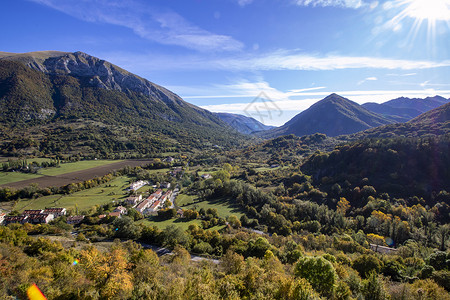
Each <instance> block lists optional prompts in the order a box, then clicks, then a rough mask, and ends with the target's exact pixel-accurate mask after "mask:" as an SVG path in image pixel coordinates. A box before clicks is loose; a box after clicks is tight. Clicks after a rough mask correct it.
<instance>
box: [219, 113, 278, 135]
mask: <svg viewBox="0 0 450 300" xmlns="http://www.w3.org/2000/svg"><path fill="white" fill-rule="evenodd" d="M215 114H216V116H218V117H219V118H220V119H221V120H222V121H224V122H225V123H227V124H229V125H230V126H231V127H233V128H234V129H236V130H237V131H238V132H240V133H244V134H254V133H256V132H259V131H265V130H269V129H273V128H275V126H268V125H265V124H263V123H261V122H259V121H258V120H256V119H254V118H252V117H247V116H244V115H240V114H232V113H215Z"/></svg>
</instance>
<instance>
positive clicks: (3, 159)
mask: <svg viewBox="0 0 450 300" xmlns="http://www.w3.org/2000/svg"><path fill="white" fill-rule="evenodd" d="M17 159H18V158H17V157H3V156H2V157H0V163H1V162H7V161H8V160H17ZM26 160H27V162H28V163H32V162H34V161H35V162H37V163H42V162H44V161H47V162H50V161H52V159H51V158H44V157H36V158H27V159H26Z"/></svg>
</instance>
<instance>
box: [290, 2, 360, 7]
mask: <svg viewBox="0 0 450 300" xmlns="http://www.w3.org/2000/svg"><path fill="white" fill-rule="evenodd" d="M294 3H295V4H296V5H299V6H313V7H317V6H320V7H327V6H335V7H345V8H353V9H356V8H360V7H361V6H363V5H364V2H363V1H361V0H294Z"/></svg>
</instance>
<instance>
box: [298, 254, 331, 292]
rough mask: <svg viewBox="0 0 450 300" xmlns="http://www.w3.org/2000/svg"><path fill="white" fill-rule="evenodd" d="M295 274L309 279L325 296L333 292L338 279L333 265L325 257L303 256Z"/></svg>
mask: <svg viewBox="0 0 450 300" xmlns="http://www.w3.org/2000/svg"><path fill="white" fill-rule="evenodd" d="M294 274H295V276H296V277H302V278H305V279H306V280H308V281H309V283H310V284H311V285H312V287H313V288H314V289H315V290H316V291H317V292H319V293H320V294H322V295H324V296H328V297H330V296H331V295H332V294H333V290H334V285H335V283H336V280H337V274H336V270H335V269H334V267H333V265H332V264H331V263H330V262H329V261H328V260H326V259H325V258H323V257H303V258H300V260H299V261H298V262H297V264H296V265H295V270H294Z"/></svg>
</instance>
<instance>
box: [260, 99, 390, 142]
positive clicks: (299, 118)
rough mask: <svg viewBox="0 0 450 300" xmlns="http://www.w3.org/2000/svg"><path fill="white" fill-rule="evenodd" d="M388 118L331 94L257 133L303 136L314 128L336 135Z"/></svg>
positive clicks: (367, 126) (353, 131)
mask: <svg viewBox="0 0 450 300" xmlns="http://www.w3.org/2000/svg"><path fill="white" fill-rule="evenodd" d="M391 122H392V121H390V120H388V119H386V118H384V117H383V116H380V115H378V114H376V113H373V112H370V111H368V110H367V109H365V108H364V107H361V105H359V104H357V103H355V102H353V101H350V100H348V99H346V98H343V97H341V96H339V95H337V94H331V95H329V96H328V97H326V98H325V99H323V100H321V101H319V102H317V103H315V104H314V105H312V106H311V107H310V108H308V109H307V110H305V111H303V112H301V113H299V114H298V115H296V116H295V117H294V118H292V119H291V120H290V121H289V122H287V123H286V124H284V125H283V126H281V127H278V128H275V129H272V130H269V131H265V132H263V133H261V136H263V137H274V136H280V135H286V134H295V135H297V136H303V135H309V134H314V133H317V132H318V133H324V134H326V135H327V136H338V135H342V134H350V133H355V132H358V131H362V130H365V129H368V128H371V127H376V126H380V125H384V124H388V123H391Z"/></svg>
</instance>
